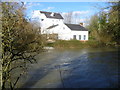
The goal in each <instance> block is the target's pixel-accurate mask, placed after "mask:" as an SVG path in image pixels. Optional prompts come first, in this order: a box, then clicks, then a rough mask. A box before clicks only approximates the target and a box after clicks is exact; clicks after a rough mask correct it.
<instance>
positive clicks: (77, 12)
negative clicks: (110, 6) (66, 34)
mask: <svg viewBox="0 0 120 90" xmlns="http://www.w3.org/2000/svg"><path fill="white" fill-rule="evenodd" d="M88 13H89V11H73V15H76V14H77V15H81V14H88Z"/></svg>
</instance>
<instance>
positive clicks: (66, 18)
mask: <svg viewBox="0 0 120 90" xmlns="http://www.w3.org/2000/svg"><path fill="white" fill-rule="evenodd" d="M72 15H73V12H68V13H65V14H63V17H64V22H65V23H68V24H71V23H72Z"/></svg>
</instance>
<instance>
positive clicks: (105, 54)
mask: <svg viewBox="0 0 120 90" xmlns="http://www.w3.org/2000/svg"><path fill="white" fill-rule="evenodd" d="M119 52H120V51H119V49H118V48H87V49H79V50H77V49H70V50H55V49H53V50H48V51H47V52H43V53H41V54H40V55H38V56H37V57H36V58H37V60H38V63H36V64H33V65H31V67H30V69H29V72H28V75H27V76H26V77H25V78H23V79H24V82H22V83H23V84H22V87H23V88H117V87H118V76H119V73H120V72H119V71H118V56H119V55H120V54H119Z"/></svg>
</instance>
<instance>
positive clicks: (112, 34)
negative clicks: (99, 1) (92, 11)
mask: <svg viewBox="0 0 120 90" xmlns="http://www.w3.org/2000/svg"><path fill="white" fill-rule="evenodd" d="M108 8H110V9H109V11H108V12H105V11H101V12H100V13H99V15H94V16H92V17H91V19H90V23H89V26H88V27H87V28H88V29H89V30H90V38H91V39H94V40H97V41H99V42H101V43H104V44H107V43H111V44H112V42H116V43H118V44H120V38H119V37H120V31H119V28H120V25H119V24H120V21H119V16H120V13H119V10H120V2H116V3H112V5H111V6H110V7H108Z"/></svg>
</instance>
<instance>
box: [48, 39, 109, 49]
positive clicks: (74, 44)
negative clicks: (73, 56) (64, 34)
mask: <svg viewBox="0 0 120 90" xmlns="http://www.w3.org/2000/svg"><path fill="white" fill-rule="evenodd" d="M47 46H50V47H54V48H89V47H93V48H97V47H103V46H108V45H106V44H103V43H100V42H98V41H93V40H91V41H86V42H83V41H82V42H81V41H78V40H70V41H65V40H58V41H56V42H54V43H48V44H47Z"/></svg>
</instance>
